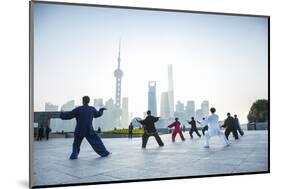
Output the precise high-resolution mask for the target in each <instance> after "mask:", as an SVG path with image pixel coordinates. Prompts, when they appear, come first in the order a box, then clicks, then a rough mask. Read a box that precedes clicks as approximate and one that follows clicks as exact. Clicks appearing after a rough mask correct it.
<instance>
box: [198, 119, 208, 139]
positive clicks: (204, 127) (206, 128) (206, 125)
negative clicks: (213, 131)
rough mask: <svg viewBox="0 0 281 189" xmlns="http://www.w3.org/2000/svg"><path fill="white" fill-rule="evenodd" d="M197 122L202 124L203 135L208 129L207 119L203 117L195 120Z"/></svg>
mask: <svg viewBox="0 0 281 189" xmlns="http://www.w3.org/2000/svg"><path fill="white" fill-rule="evenodd" d="M197 123H199V124H200V125H201V126H203V128H202V134H203V135H205V132H206V131H207V130H208V122H207V120H206V119H205V118H204V117H203V119H202V121H201V122H200V121H197Z"/></svg>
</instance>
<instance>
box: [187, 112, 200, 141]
mask: <svg viewBox="0 0 281 189" xmlns="http://www.w3.org/2000/svg"><path fill="white" fill-rule="evenodd" d="M187 122H188V123H189V124H190V125H191V128H190V130H189V135H190V138H193V135H192V133H193V132H195V133H196V134H197V135H198V136H199V137H200V138H201V135H200V133H199V132H198V129H197V127H196V122H195V120H194V117H192V118H191V121H188V120H187Z"/></svg>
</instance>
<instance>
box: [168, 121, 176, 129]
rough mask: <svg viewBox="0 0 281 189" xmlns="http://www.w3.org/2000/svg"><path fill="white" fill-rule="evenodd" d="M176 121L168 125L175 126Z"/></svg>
mask: <svg viewBox="0 0 281 189" xmlns="http://www.w3.org/2000/svg"><path fill="white" fill-rule="evenodd" d="M175 123H176V122H173V123H172V124H170V125H168V127H169V128H172V127H174V126H175Z"/></svg>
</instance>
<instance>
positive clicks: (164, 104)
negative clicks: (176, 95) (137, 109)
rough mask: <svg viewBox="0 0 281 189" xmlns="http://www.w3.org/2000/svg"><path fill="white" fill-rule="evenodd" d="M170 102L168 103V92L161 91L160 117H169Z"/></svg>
mask: <svg viewBox="0 0 281 189" xmlns="http://www.w3.org/2000/svg"><path fill="white" fill-rule="evenodd" d="M170 115H171V114H170V104H169V94H168V92H162V93H161V103H160V117H161V118H169V117H170Z"/></svg>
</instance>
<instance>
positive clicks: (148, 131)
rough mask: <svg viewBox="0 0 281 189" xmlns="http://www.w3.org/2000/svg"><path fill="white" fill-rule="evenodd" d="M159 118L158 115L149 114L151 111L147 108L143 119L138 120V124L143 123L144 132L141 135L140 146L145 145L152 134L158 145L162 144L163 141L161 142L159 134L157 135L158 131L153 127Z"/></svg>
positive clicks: (143, 146)
mask: <svg viewBox="0 0 281 189" xmlns="http://www.w3.org/2000/svg"><path fill="white" fill-rule="evenodd" d="M158 120H159V117H154V116H152V115H151V111H150V110H148V111H147V116H146V118H145V119H144V120H140V121H139V120H138V122H139V123H140V124H142V125H143V128H144V134H143V135H142V148H145V147H146V144H147V141H148V138H149V137H150V136H154V137H155V139H156V141H157V143H158V144H159V146H160V147H161V146H164V143H163V142H162V140H161V138H160V136H159V135H158V132H157V130H156V128H155V125H154V123H155V122H157V121H158Z"/></svg>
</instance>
